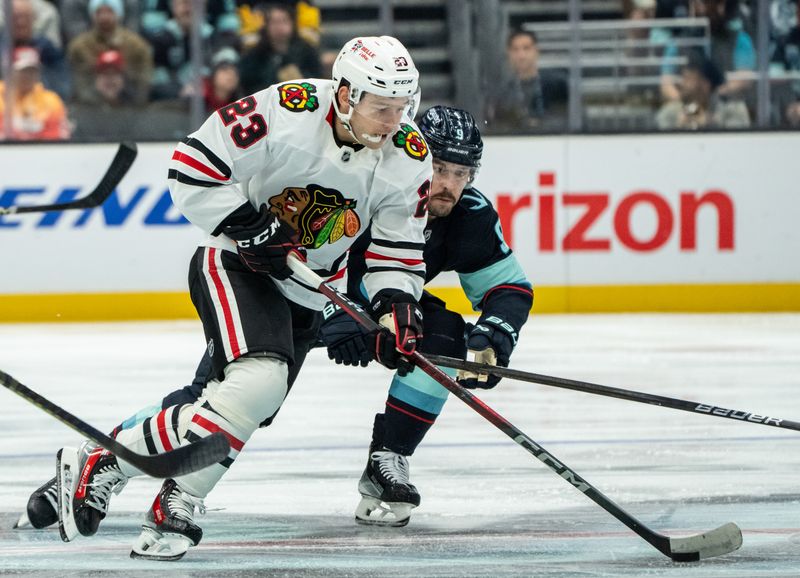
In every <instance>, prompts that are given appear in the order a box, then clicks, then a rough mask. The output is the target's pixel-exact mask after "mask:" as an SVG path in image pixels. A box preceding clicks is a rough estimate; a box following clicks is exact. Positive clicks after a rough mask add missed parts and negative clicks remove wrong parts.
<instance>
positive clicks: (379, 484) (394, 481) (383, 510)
mask: <svg viewBox="0 0 800 578" xmlns="http://www.w3.org/2000/svg"><path fill="white" fill-rule="evenodd" d="M358 491H359V492H360V493H361V501H360V502H359V504H358V507H357V508H356V522H358V523H359V524H366V525H373V526H395V527H398V526H405V525H406V524H408V520H409V518H410V517H411V510H412V509H414V508H416V507H417V506H419V503H420V496H419V492H418V491H417V488H415V487H414V485H413V484H412V483H411V482H410V481H409V468H408V459H407V458H406V456H403V455H400V454H397V453H395V452H393V451H390V450H387V449H386V448H384V447H378V448H373V447H371V448H370V453H369V459H368V460H367V467H366V468H365V469H364V473H363V474H362V475H361V480H359V482H358Z"/></svg>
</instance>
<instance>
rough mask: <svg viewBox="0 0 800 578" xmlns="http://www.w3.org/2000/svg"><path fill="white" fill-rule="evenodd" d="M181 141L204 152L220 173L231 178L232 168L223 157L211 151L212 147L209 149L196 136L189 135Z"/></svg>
mask: <svg viewBox="0 0 800 578" xmlns="http://www.w3.org/2000/svg"><path fill="white" fill-rule="evenodd" d="M181 142H182V143H183V144H185V145H187V146H190V147H192V148H193V149H196V150H198V151H200V152H201V153H203V156H204V157H206V158H207V159H208V162H210V163H211V164H212V165H214V167H215V168H216V169H217V170H218V171H219V172H220V174H223V175H225V179H226V180H227V179H229V178H231V168H230V167H229V166H228V165H227V164H226V163H225V161H223V160H222V159H221V158H219V157H218V156H217V155H215V154H214V153H213V152H212V151H211V149H209V148H208V147H207V146H206V145H204V144H203V143H202V142H200V141H199V140H197V139H196V138H194V137H187V138H185V139H183V140H182V141H181Z"/></svg>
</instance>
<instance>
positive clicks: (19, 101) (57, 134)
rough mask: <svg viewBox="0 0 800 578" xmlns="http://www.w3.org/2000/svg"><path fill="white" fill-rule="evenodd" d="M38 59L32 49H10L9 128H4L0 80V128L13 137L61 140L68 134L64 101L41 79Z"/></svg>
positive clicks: (2, 92)
mask: <svg viewBox="0 0 800 578" xmlns="http://www.w3.org/2000/svg"><path fill="white" fill-rule="evenodd" d="M40 67H41V63H40V61H39V54H38V53H37V52H36V49H34V48H30V47H22V48H17V49H15V50H14V64H13V67H12V87H13V89H12V90H13V91H14V94H13V96H12V107H13V108H12V110H11V129H10V130H4V127H3V120H4V118H5V91H6V87H5V82H0V131H2V133H3V134H5V136H6V138H8V139H14V140H63V139H68V138H69V133H70V130H69V125H68V123H67V114H66V109H65V108H64V102H63V101H62V100H61V98H60V97H59V96H58V95H57V94H56V93H55V92H53V91H51V90H47V89H46V88H45V87H44V86H43V85H42V83H41V74H40Z"/></svg>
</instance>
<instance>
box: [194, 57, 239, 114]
mask: <svg viewBox="0 0 800 578" xmlns="http://www.w3.org/2000/svg"><path fill="white" fill-rule="evenodd" d="M238 64H239V54H238V53H237V52H236V51H235V50H234V49H233V48H230V47H225V48H222V49H221V50H220V51H219V52H217V53H216V54H215V55H214V57H213V58H212V59H211V75H210V76H209V77H208V78H206V79H205V82H204V87H203V89H204V90H203V96H204V98H205V103H206V111H207V112H208V113H212V112H214V111H215V110H217V109H218V108H221V107H223V106H225V105H226V104H230V103H231V102H234V101H236V100H239V99H240V98H242V97H243V96H244V93H243V91H242V89H241V86H240V84H239V69H238V67H237V65H238Z"/></svg>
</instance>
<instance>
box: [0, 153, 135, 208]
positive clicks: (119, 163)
mask: <svg viewBox="0 0 800 578" xmlns="http://www.w3.org/2000/svg"><path fill="white" fill-rule="evenodd" d="M136 155H137V148H136V144H135V143H132V142H123V143H120V145H119V148H118V149H117V154H116V155H114V159H113V160H112V161H111V164H110V165H109V166H108V169H106V172H105V174H104V175H103V177H102V178H101V179H100V182H99V183H98V184H97V186H96V187H95V188H94V189H93V190H92V191H91V192H90V193H89V194H88V195H86V196H85V197H82V198H80V199H75V200H74V201H69V202H66V203H54V204H50V205H32V206H22V207H20V206H16V205H13V206H11V207H0V215H18V214H22V213H47V212H51V211H65V210H68V209H91V208H94V207H99V206H100V205H102V204H103V203H104V202H105V200H106V199H107V198H108V197H109V196H111V193H113V192H114V188H115V187H116V186H117V185H118V184H119V183H120V181H121V180H122V179H123V177H124V176H125V174H126V173H127V172H128V169H130V167H131V165H132V164H133V161H134V160H136Z"/></svg>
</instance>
